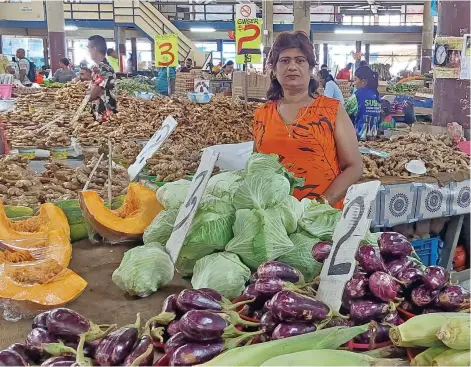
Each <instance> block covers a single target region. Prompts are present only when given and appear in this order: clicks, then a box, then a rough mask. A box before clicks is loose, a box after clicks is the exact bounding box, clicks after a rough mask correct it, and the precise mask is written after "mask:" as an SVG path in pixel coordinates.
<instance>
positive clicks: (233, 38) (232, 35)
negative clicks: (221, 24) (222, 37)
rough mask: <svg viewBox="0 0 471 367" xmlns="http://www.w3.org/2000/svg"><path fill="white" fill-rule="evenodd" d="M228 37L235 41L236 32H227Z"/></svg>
mask: <svg viewBox="0 0 471 367" xmlns="http://www.w3.org/2000/svg"><path fill="white" fill-rule="evenodd" d="M227 35H228V36H229V38H230V39H231V40H235V32H234V31H227Z"/></svg>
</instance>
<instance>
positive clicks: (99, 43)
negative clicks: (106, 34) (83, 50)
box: [88, 34, 107, 55]
mask: <svg viewBox="0 0 471 367" xmlns="http://www.w3.org/2000/svg"><path fill="white" fill-rule="evenodd" d="M88 41H89V42H90V44H91V46H92V47H95V48H96V49H97V51H98V52H99V53H100V54H101V55H106V51H107V47H106V40H105V39H104V38H103V37H102V36H100V35H98V34H96V35H94V36H91V37H90V38H89V39H88Z"/></svg>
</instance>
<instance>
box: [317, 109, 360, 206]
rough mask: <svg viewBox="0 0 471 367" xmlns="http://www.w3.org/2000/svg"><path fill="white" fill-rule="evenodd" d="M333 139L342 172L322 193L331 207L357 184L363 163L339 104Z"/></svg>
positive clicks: (350, 126) (348, 123) (351, 129)
mask: <svg viewBox="0 0 471 367" xmlns="http://www.w3.org/2000/svg"><path fill="white" fill-rule="evenodd" d="M334 139H335V146H336V148H337V156H338V159H339V164H340V169H341V170H342V172H341V173H340V175H338V176H337V178H336V179H335V180H334V181H333V182H332V183H331V184H330V186H329V188H328V189H327V190H326V192H325V193H324V196H325V198H326V199H327V200H328V201H329V203H330V204H331V205H334V204H335V203H337V202H338V201H339V200H341V199H342V198H343V197H344V196H345V194H346V193H347V190H348V188H349V187H350V186H351V185H353V184H355V183H357V182H358V180H359V179H360V178H361V176H362V174H363V162H362V160H361V155H360V150H359V149H358V141H357V137H356V134H355V129H354V128H353V124H352V121H351V120H350V118H349V117H348V115H347V112H346V111H345V108H343V106H342V105H340V104H339V109H338V112H337V120H336V122H335V131H334Z"/></svg>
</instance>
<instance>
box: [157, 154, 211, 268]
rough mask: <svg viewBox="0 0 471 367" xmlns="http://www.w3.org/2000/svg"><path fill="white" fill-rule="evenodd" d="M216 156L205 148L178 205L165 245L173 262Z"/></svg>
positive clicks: (176, 257) (188, 227) (204, 188)
mask: <svg viewBox="0 0 471 367" xmlns="http://www.w3.org/2000/svg"><path fill="white" fill-rule="evenodd" d="M218 156H219V153H217V152H215V151H214V150H213V149H211V148H207V149H205V150H204V153H203V156H202V157H201V162H200V165H199V166H198V170H197V171H196V173H195V175H194V176H193V180H192V181H191V184H190V187H189V189H188V195H187V197H186V199H185V201H184V203H183V204H182V206H181V207H180V211H179V212H178V215H177V219H176V220H175V226H174V227H173V232H172V234H171V236H170V238H169V239H168V241H167V244H166V245H165V248H166V249H167V252H168V254H169V255H170V258H171V259H172V261H173V263H175V262H176V261H177V259H178V255H179V254H180V250H181V248H182V246H183V242H184V241H185V238H186V235H187V233H188V230H189V229H190V226H191V222H192V221H193V218H194V216H195V213H196V210H197V209H198V206H199V204H200V201H201V197H202V196H203V194H204V191H205V190H206V185H207V184H208V181H209V178H210V177H211V174H212V173H213V168H214V165H215V163H216V161H217V159H218Z"/></svg>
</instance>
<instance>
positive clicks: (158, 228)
mask: <svg viewBox="0 0 471 367" xmlns="http://www.w3.org/2000/svg"><path fill="white" fill-rule="evenodd" d="M177 215H178V209H168V210H162V211H161V212H160V213H159V214H157V216H156V217H155V218H154V220H153V221H152V223H151V224H150V225H149V226H148V227H147V228H146V230H145V231H144V236H143V237H142V239H143V240H144V244H147V243H150V242H158V243H166V242H167V241H168V239H169V238H170V235H171V234H172V231H173V226H174V225H175V220H176V219H177Z"/></svg>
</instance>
